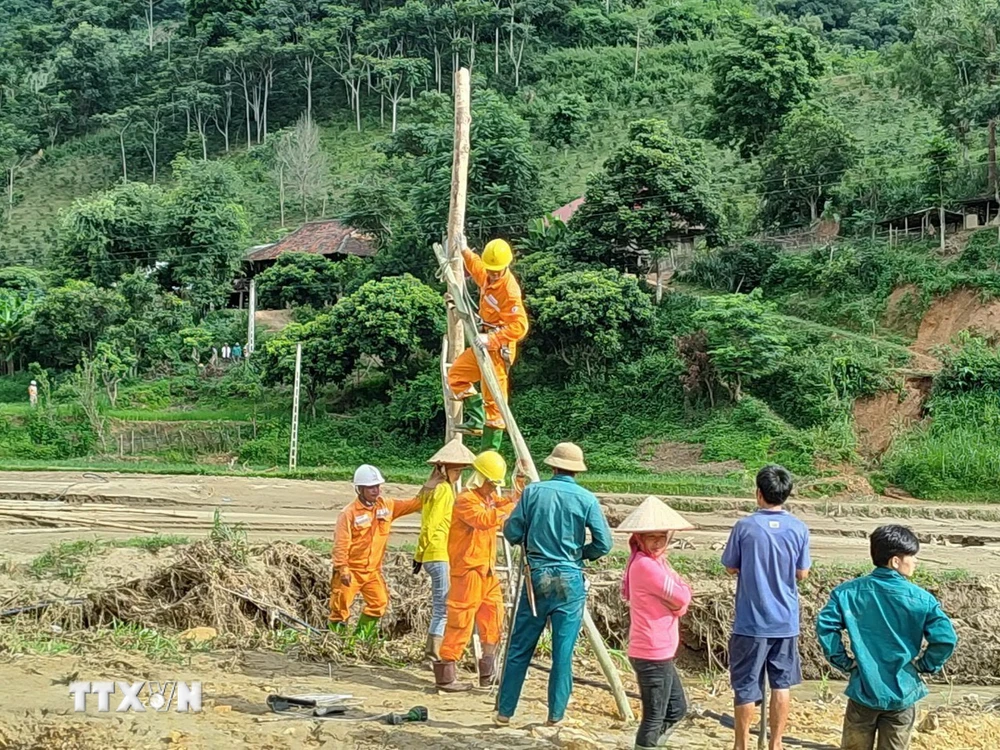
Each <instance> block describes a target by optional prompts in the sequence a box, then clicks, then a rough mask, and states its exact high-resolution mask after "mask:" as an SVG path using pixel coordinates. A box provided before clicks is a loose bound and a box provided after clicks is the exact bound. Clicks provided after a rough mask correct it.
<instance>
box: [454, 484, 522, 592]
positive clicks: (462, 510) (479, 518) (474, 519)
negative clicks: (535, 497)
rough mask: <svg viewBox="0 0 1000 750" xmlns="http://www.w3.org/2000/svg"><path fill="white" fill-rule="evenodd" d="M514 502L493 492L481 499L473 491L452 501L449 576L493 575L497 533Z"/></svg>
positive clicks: (512, 508)
mask: <svg viewBox="0 0 1000 750" xmlns="http://www.w3.org/2000/svg"><path fill="white" fill-rule="evenodd" d="M515 504H516V501H515V500H514V498H510V497H503V496H502V495H500V493H498V492H493V493H491V494H490V496H489V497H488V498H485V499H484V498H483V497H482V496H481V495H480V494H479V493H478V492H476V491H475V490H466V491H465V492H463V493H461V494H460V495H459V496H458V497H457V498H456V499H455V507H454V509H453V510H452V512H451V531H450V532H449V533H448V560H449V562H450V563H451V575H453V576H455V575H458V576H460V575H464V574H465V573H468V572H469V571H471V570H479V571H482V572H484V573H489V572H492V571H493V569H494V567H495V565H496V560H497V532H498V531H500V529H501V528H503V523H504V521H506V520H507V518H508V516H510V514H511V513H512V512H513V510H514V505H515Z"/></svg>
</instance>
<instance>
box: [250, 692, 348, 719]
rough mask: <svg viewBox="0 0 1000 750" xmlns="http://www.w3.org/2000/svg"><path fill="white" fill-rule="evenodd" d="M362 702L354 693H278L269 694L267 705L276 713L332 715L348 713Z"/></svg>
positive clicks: (304, 715)
mask: <svg viewBox="0 0 1000 750" xmlns="http://www.w3.org/2000/svg"><path fill="white" fill-rule="evenodd" d="M361 703H362V700H361V699H355V698H354V696H352V695H327V694H320V695H278V694H276V693H272V694H271V695H269V696H267V706H268V708H270V709H271V710H272V711H274V712H275V713H276V714H289V715H295V716H302V717H307V716H330V715H332V714H344V713H347V709H349V708H356V707H357V706H360V705H361Z"/></svg>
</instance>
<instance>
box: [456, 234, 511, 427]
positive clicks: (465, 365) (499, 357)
mask: <svg viewBox="0 0 1000 750" xmlns="http://www.w3.org/2000/svg"><path fill="white" fill-rule="evenodd" d="M462 256H463V258H464V259H465V270H466V272H468V274H469V276H471V277H472V279H473V281H475V282H476V285H477V286H478V287H479V317H480V318H481V319H482V321H483V324H484V329H485V330H484V331H483V333H486V334H488V335H489V343H488V344H487V345H486V349H487V351H488V352H489V354H490V359H492V360H493V369H494V370H496V374H497V380H498V381H499V384H500V390H501V391H502V394H503V397H504V398H506V397H507V366H508V364H511V365H512V364H514V360H515V359H516V357H517V342H518V341H521V340H522V339H523V338H524V337H525V336H527V335H528V314H527V312H525V309H524V301H523V300H522V299H521V286H520V285H519V284H518V283H517V279H515V278H514V274H512V273H511V272H510V271H509V270H508V271H505V272H504V274H503V275H502V276H501V277H500V278H499V279H497V280H496V281H494V282H493V283H492V284H490V283H489V279H488V277H487V275H486V274H487V271H486V266H484V265H483V260H482V258H480V257H479V256H478V255H476V254H475V253H474V252H472V251H471V250H465V251H463V253H462ZM505 348H506V349H507V351H508V352H509V355H508V360H509V361H508V363H505V362H504V359H503V354H502V352H501V350H502V349H505ZM481 380H482V373H481V372H480V371H479V363H478V362H477V361H476V355H475V352H473V351H472V350H471V349H466V350H465V351H464V352H462V353H461V354H460V355H458V357H457V358H456V359H455V361H454V362H452V364H451V369H450V370H449V371H448V387H449V388H451V391H452V393H453V394H455V396H456V397H457V398H464V397H465V396H467V395H469V393H470V392H471V391H472V384H473V383H478V382H480V381H481ZM482 390H483V405H484V406H485V408H486V426H487V427H493V428H495V429H498V430H503V429H506V425H505V424H504V421H503V417H502V416H501V415H500V410H499V409H498V408H497V405H496V401H494V400H493V394H491V393H490V391H489V389H488V388H487V387H486V385H485V384H483V386H482Z"/></svg>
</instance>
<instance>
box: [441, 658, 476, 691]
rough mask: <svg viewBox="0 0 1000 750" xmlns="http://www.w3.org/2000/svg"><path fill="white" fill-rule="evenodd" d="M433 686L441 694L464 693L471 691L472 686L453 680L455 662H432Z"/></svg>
mask: <svg viewBox="0 0 1000 750" xmlns="http://www.w3.org/2000/svg"><path fill="white" fill-rule="evenodd" d="M434 684H435V685H436V686H437V689H438V690H440V691H441V692H442V693H464V692H466V691H469V690H472V685H469V684H467V683H464V682H459V681H458V680H456V679H455V662H453V661H436V662H434Z"/></svg>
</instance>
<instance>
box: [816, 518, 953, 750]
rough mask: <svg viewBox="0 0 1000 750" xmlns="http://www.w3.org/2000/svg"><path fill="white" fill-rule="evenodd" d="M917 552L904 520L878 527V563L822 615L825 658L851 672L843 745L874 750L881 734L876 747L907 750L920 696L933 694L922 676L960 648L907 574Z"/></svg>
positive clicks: (819, 629)
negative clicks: (846, 638) (848, 645)
mask: <svg viewBox="0 0 1000 750" xmlns="http://www.w3.org/2000/svg"><path fill="white" fill-rule="evenodd" d="M919 551H920V542H919V540H918V539H917V537H916V535H915V534H914V533H913V532H912V531H911V530H910V529H908V528H907V527H906V526H896V525H891V526H881V527H879V528H877V529H875V531H873V532H872V535H871V556H872V562H873V563H875V566H876V567H875V570H873V571H872V572H871V573H870V574H869V575H866V576H862V577H861V578H856V579H854V580H853V581H848V582H847V583H842V584H841V585H840V586H838V587H837V588H835V589H834V590H833V591H832V592H831V593H830V601H829V602H827V605H826V606H825V607H824V608H823V610H822V611H821V612H820V614H819V618H818V619H817V621H816V635H817V636H818V637H819V642H820V645H821V646H822V647H823V654H824V655H825V656H826V660H827V661H828V662H830V664H832V665H833V666H834V667H836V668H837V669H839V670H840V671H841V672H844V673H846V674H848V675H850V681H849V682H848V684H847V690H846V691H845V693H846V694H847V697H848V698H849V699H850V700H849V701H848V704H847V711H846V712H845V714H844V733H843V738H842V740H841V748H842V750H872V748H873V747H876V745H875V741H876V736H877V737H878V745H877V747H878V750H906V749H907V748H908V747H909V746H910V735H911V734H912V732H913V724H914V721H915V720H916V703H917V701H919V700H920V699H921V698H923V697H924V696H925V695H927V686H926V685H924V681H923V680H922V679H921V677H920V675H921V674H934V673H936V672H940V671H941V668H942V667H943V666H944V663H945V662H946V661H948V658H949V657H950V656H951V654H952V652H953V651H954V650H955V644H956V643H957V642H958V637H957V636H956V635H955V628H954V627H953V626H952V624H951V620H949V619H948V616H947V615H946V614H945V613H944V612H943V611H942V610H941V605H940V604H939V603H938V601H937V599H935V598H934V597H933V596H932V595H931V594H929V593H928V592H926V591H924V589H922V588H920V587H919V586H917V585H915V584H913V583H910V581H909V580H908V579H909V578H911V577H912V576H913V573H914V572H915V571H916V567H917V559H916V557H917V552H919ZM844 631H847V634H848V636H849V637H850V639H851V651H852V652H853V657H852V656H851V655H850V654H848V653H847V650H846V649H845V648H844V642H843V637H842V634H843V632H844ZM925 640H926V641H927V648H926V649H925V650H924V652H923V654H922V655H921V653H920V649H921V646H922V645H923V642H924V641H925Z"/></svg>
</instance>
